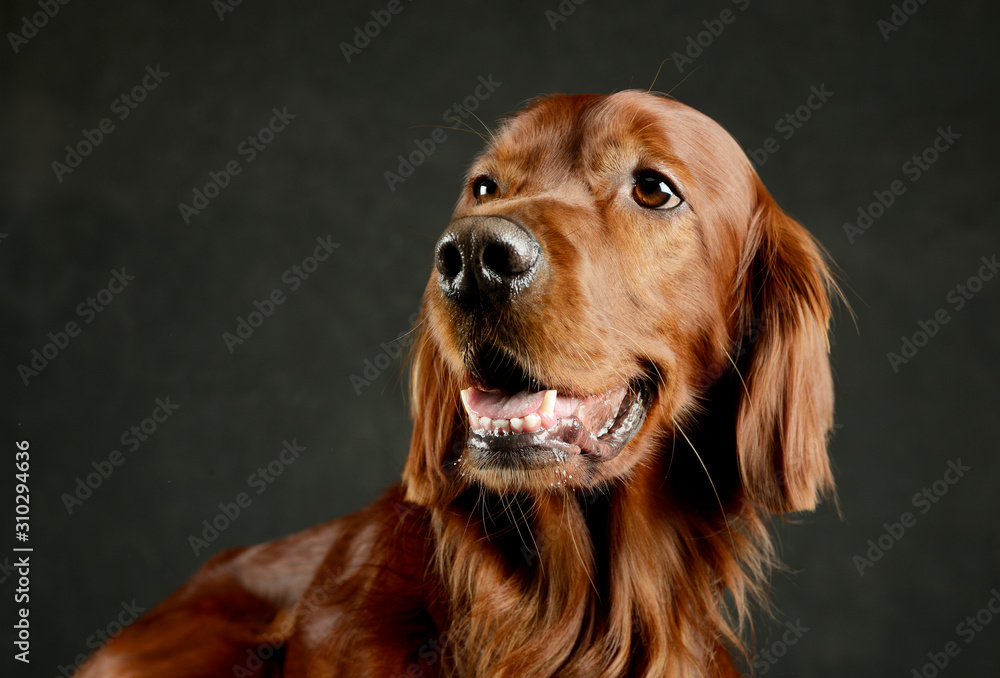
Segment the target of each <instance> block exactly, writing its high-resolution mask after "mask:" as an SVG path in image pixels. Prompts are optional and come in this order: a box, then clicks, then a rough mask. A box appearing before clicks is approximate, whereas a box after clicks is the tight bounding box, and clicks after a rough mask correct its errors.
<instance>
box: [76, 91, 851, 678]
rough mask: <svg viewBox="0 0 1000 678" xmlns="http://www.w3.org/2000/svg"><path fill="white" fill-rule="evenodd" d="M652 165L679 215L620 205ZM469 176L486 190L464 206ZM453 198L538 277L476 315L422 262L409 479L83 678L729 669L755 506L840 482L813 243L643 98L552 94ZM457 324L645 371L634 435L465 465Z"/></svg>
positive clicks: (113, 652) (746, 601) (811, 503)
mask: <svg viewBox="0 0 1000 678" xmlns="http://www.w3.org/2000/svg"><path fill="white" fill-rule="evenodd" d="M643 167H648V168H654V169H658V170H660V171H662V172H664V173H665V174H667V175H668V176H669V177H671V178H672V179H673V180H674V182H675V184H676V186H677V188H678V189H679V192H680V193H681V195H682V196H683V198H684V201H685V206H684V209H675V210H671V211H668V212H662V213H653V212H652V211H650V210H648V209H645V208H642V207H640V206H638V205H637V204H636V203H635V202H633V201H632V200H631V197H630V186H631V184H630V182H631V181H632V177H633V173H634V172H635V171H636V170H637V169H641V168H643ZM481 175H489V176H490V177H492V178H493V179H495V180H496V181H497V183H498V184H499V185H500V187H501V188H502V193H503V195H502V197H501V198H500V199H497V200H493V201H490V202H487V203H483V204H479V203H477V201H476V200H475V199H474V198H473V196H472V193H471V190H470V189H471V185H472V182H473V181H474V180H475V179H476V177H479V176H481ZM469 214H492V215H502V216H504V217H506V218H509V219H513V220H515V221H516V222H518V223H520V224H523V225H525V227H526V228H527V229H529V230H530V231H531V232H532V233H533V235H534V237H535V238H537V240H538V242H539V243H541V246H542V249H543V251H544V254H545V257H546V265H547V266H548V268H547V273H546V275H545V276H544V279H543V281H542V282H541V283H539V284H538V285H536V286H535V287H533V288H532V289H531V290H530V291H529V292H528V293H526V295H525V296H524V298H523V299H520V300H519V301H518V302H517V303H516V304H512V305H511V307H510V308H509V309H507V310H505V311H503V312H499V313H498V316H499V317H496V318H495V319H494V320H495V322H493V323H491V324H490V327H488V328H484V327H477V328H469V327H468V319H465V318H463V317H461V316H460V315H459V314H457V313H456V312H455V310H454V309H453V308H450V307H449V306H448V304H447V303H446V301H445V300H444V298H443V296H442V294H441V292H440V290H439V288H438V284H437V277H436V275H432V276H431V280H430V281H429V283H428V286H427V289H426V291H425V294H424V302H423V308H422V313H421V318H420V321H419V323H418V332H419V334H418V337H417V339H416V345H415V347H414V351H413V356H412V382H411V397H412V415H413V417H414V420H415V426H414V431H413V438H412V442H411V447H410V455H409V458H408V460H407V463H406V468H405V470H404V473H403V481H402V483H401V484H400V485H398V486H396V487H394V488H392V489H390V490H389V491H388V492H387V493H386V495H385V496H383V497H382V498H381V499H380V500H379V501H377V502H376V503H375V504H373V505H371V506H369V507H368V508H366V509H364V510H362V511H360V512H358V513H356V514H353V515H351V516H347V517H345V518H341V519H339V520H336V521H333V522H331V523H327V524H325V525H321V526H318V527H315V528H312V529H310V530H307V531H306V532H303V533H300V534H297V535H294V536H291V537H288V538H286V539H283V540H279V541H276V542H271V543H268V544H264V545H260V546H255V547H251V548H248V549H238V550H233V551H227V552H225V553H223V554H220V555H218V556H216V557H215V558H214V559H212V561H210V562H209V563H208V564H207V565H205V566H204V567H203V568H202V570H200V571H199V572H198V573H197V574H196V575H195V576H194V577H193V578H192V579H191V580H190V581H189V582H188V583H187V584H186V585H185V586H184V587H182V588H181V589H180V590H179V591H178V592H176V593H175V594H174V595H172V596H171V597H170V598H168V599H167V600H166V601H164V602H163V603H162V604H161V605H160V606H158V607H157V608H156V609H155V610H153V611H152V612H151V613H150V614H148V615H146V617H144V618H143V619H141V620H140V621H138V622H136V623H135V624H133V625H132V626H131V627H129V628H128V629H127V630H126V631H125V632H123V633H122V634H121V636H119V637H118V638H116V639H114V640H113V641H111V642H110V643H109V644H108V645H107V646H106V647H105V648H104V649H102V650H101V651H100V652H98V653H97V654H96V655H95V656H94V657H93V658H92V659H91V661H90V662H88V664H87V665H85V666H84V668H83V669H82V670H81V672H80V674H79V675H80V676H83V677H86V678H90V677H92V676H131V675H136V676H139V675H141V676H147V677H157V676H171V677H173V676H233V675H237V676H239V675H252V676H287V677H296V676H372V677H375V676H378V677H379V678H384V677H394V676H417V675H419V676H437V675H442V676H468V677H474V676H475V677H485V676H490V677H494V676H512V677H513V676H518V677H522V676H564V677H566V676H579V677H592V676H645V677H650V678H652V677H657V678H661V677H665V676H671V677H673V676H678V677H679V676H687V677H694V676H720V677H721V676H734V675H738V673H737V671H736V670H735V669H734V667H733V664H732V662H731V660H730V659H729V651H730V650H732V649H736V650H737V651H739V650H740V649H741V648H742V645H741V642H740V638H741V632H742V629H743V626H744V623H745V621H746V620H747V618H748V610H749V605H750V604H751V603H752V602H753V601H754V599H755V598H758V597H759V595H760V593H761V591H762V589H763V588H764V585H765V581H766V575H767V573H768V570H769V568H770V566H771V564H772V549H771V542H770V538H769V536H768V531H767V523H768V521H769V519H770V516H771V515H773V514H780V513H785V512H789V511H801V510H809V509H813V508H814V507H815V505H816V503H817V501H818V500H819V499H820V498H821V497H822V495H823V494H824V493H826V492H829V491H831V490H832V486H833V481H832V477H831V473H830V467H829V462H828V459H827V455H826V436H827V433H828V431H829V429H830V426H831V422H832V406H833V394H832V382H831V376H830V366H829V359H828V343H827V331H828V323H829V319H830V306H829V300H828V293H829V291H830V290H831V289H832V285H831V281H830V275H829V273H828V270H827V267H826V265H825V263H824V259H823V256H822V255H821V253H820V250H819V248H818V247H817V245H816V244H815V243H814V241H813V240H812V238H811V237H810V236H809V234H808V233H807V232H806V231H805V230H804V229H803V228H802V227H801V226H800V225H799V224H798V223H796V222H795V221H794V220H792V219H791V218H790V217H788V216H787V215H786V214H784V213H783V212H782V211H781V210H780V208H779V207H778V206H777V205H776V204H775V203H774V201H773V199H772V198H771V196H770V195H769V194H768V193H767V191H766V190H765V188H764V187H763V185H762V184H761V182H760V180H759V178H758V177H757V175H756V174H755V173H754V171H753V169H752V168H751V166H750V164H749V162H748V161H747V159H746V157H745V156H744V155H743V153H742V152H741V150H740V148H739V146H738V145H737V144H736V142H735V141H733V140H732V139H731V138H730V137H729V136H728V135H727V134H726V133H725V132H724V131H723V130H722V129H721V128H720V127H719V126H718V125H716V124H715V123H714V122H712V121H711V120H709V119H708V118H706V117H705V116H703V115H701V114H700V113H697V112H695V111H694V110H692V109H690V108H688V107H686V106H683V105H681V104H679V103H677V102H674V101H672V100H669V99H665V98H661V97H656V96H653V95H649V94H645V93H639V92H632V91H630V92H622V93H619V94H615V95H611V96H607V97H604V96H589V95H584V96H555V97H549V98H543V99H540V100H538V101H535V102H533V103H531V104H530V105H529V106H528V107H527V108H526V109H525V110H524V111H522V112H520V113H519V114H517V115H516V116H514V117H513V118H512V119H510V120H508V121H507V122H506V123H505V124H504V126H503V128H502V129H501V130H500V131H499V133H498V134H497V135H496V137H495V138H494V139H493V140H492V142H491V143H490V145H489V147H488V148H487V149H486V151H485V152H484V153H483V155H482V156H481V157H480V158H479V159H477V160H476V162H475V163H474V165H473V168H472V170H471V171H470V173H469V178H468V186H467V188H466V190H465V191H463V194H462V197H461V198H460V200H459V202H458V204H457V206H456V209H455V215H454V217H455V218H459V217H462V216H465V215H469ZM472 334H477V335H478V336H488V337H489V339H490V341H492V342H495V343H497V344H499V345H502V346H504V347H505V349H506V350H508V351H509V352H510V353H511V354H512V355H514V356H516V357H517V359H518V360H519V361H520V362H521V363H522V364H523V366H524V367H525V368H527V369H528V370H529V371H530V373H531V374H532V375H534V376H536V377H538V378H539V380H540V381H542V382H544V383H546V384H548V385H551V387H553V388H556V387H557V388H558V389H559V390H560V391H561V392H568V393H578V394H592V393H602V392H605V391H607V390H609V389H611V388H613V387H614V386H615V385H616V384H620V383H621V382H623V381H627V380H629V379H633V378H635V377H637V376H640V375H641V374H643V373H651V374H652V375H654V376H655V379H656V384H657V387H656V395H655V398H654V400H653V402H652V405H651V407H650V409H649V411H648V414H647V417H646V421H645V423H644V425H643V427H642V429H641V430H640V431H639V433H638V435H637V436H636V437H635V438H634V439H633V440H632V441H631V442H630V443H629V444H628V445H627V446H626V447H625V448H624V449H623V451H622V452H621V453H620V454H619V455H618V456H617V457H615V458H613V459H611V460H609V461H606V462H602V463H597V464H594V463H591V462H588V461H587V459H586V458H585V455H577V456H575V457H571V458H569V459H568V460H566V461H565V463H564V465H562V466H561V467H558V469H552V468H549V467H546V468H541V469H530V470H511V469H501V470H496V469H483V468H477V467H476V466H474V465H471V464H469V463H468V462H467V461H465V460H464V459H463V456H462V444H461V443H462V441H464V437H465V434H466V427H465V417H464V416H463V410H462V405H461V401H460V399H459V391H460V390H461V389H462V388H465V387H466V386H468V385H469V379H470V377H469V374H468V372H467V369H468V364H467V362H466V357H467V356H466V354H465V348H466V346H465V342H468V341H469V338H470V336H472ZM563 471H568V473H566V474H565V475H564V474H563V473H562V472H563ZM569 476H572V478H573V479H572V480H569V478H568V477H569ZM258 658H263V659H260V660H259V661H258V660H257V659H258ZM243 669H245V670H243ZM407 671H410V673H407Z"/></svg>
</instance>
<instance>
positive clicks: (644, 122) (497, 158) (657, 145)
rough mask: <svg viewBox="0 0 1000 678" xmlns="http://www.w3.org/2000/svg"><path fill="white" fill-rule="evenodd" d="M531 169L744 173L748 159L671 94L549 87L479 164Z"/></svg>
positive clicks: (717, 129) (501, 133) (705, 118)
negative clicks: (568, 91) (553, 90)
mask: <svg viewBox="0 0 1000 678" xmlns="http://www.w3.org/2000/svg"><path fill="white" fill-rule="evenodd" d="M483 163H486V164H488V165H491V166H500V167H504V168H506V169H508V170H513V171H522V172H523V173H524V174H528V173H532V172H533V171H534V170H537V169H538V168H542V167H544V168H558V167H562V168H564V169H565V170H567V171H568V170H570V169H571V168H573V167H577V168H579V167H588V168H590V169H596V170H598V171H601V170H608V169H611V170H622V171H632V170H634V169H635V168H636V166H637V165H648V166H652V167H656V166H668V167H674V168H677V167H683V168H684V169H685V170H687V171H689V172H690V173H691V174H693V175H698V174H706V175H712V176H715V177H719V176H737V175H747V174H748V172H747V170H748V169H749V167H750V165H749V161H748V160H747V159H746V156H745V154H744V153H743V151H742V149H741V148H740V147H739V145H738V144H737V143H736V141H735V140H734V139H733V138H732V137H731V136H730V135H729V134H728V133H727V132H726V131H725V130H724V129H723V128H722V126H720V125H719V124H718V123H716V122H715V121H714V120H712V119H711V118H709V117H708V116H706V115H704V114H702V113H700V112H698V111H696V110H695V109H693V108H691V107H689V106H686V105H684V104H682V103H680V102H677V101H674V100H672V99H667V98H665V97H662V96H657V95H653V94H648V93H646V92H640V91H634V90H629V91H624V92H618V93H616V94H610V95H595V94H577V95H554V96H549V97H545V98H541V99H538V100H536V101H534V102H532V103H530V104H529V105H528V106H527V107H526V108H525V109H523V110H521V111H520V112H518V113H517V114H515V115H514V116H512V117H511V118H509V119H508V120H506V121H505V122H504V124H503V126H502V127H501V129H500V131H499V133H498V134H497V135H496V137H495V138H494V140H493V142H492V143H491V144H490V146H489V147H488V148H487V150H486V151H485V152H484V153H483V154H482V155H481V156H480V159H479V164H483Z"/></svg>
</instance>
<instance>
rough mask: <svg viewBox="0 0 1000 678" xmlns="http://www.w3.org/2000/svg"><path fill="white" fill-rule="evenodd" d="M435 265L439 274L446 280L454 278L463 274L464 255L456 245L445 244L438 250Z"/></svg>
mask: <svg viewBox="0 0 1000 678" xmlns="http://www.w3.org/2000/svg"><path fill="white" fill-rule="evenodd" d="M435 263H436V265H437V270H438V273H440V274H441V275H443V276H444V277H446V278H454V277H455V276H457V275H458V274H459V273H461V272H462V253H461V252H460V251H459V249H458V246H457V245H455V243H453V242H446V243H443V244H442V245H441V247H439V248H438V251H437V258H436V261H435Z"/></svg>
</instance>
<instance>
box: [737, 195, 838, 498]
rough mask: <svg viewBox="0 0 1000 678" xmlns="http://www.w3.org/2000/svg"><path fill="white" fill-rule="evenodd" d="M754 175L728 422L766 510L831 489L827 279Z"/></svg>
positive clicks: (807, 243)
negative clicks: (733, 404)
mask: <svg viewBox="0 0 1000 678" xmlns="http://www.w3.org/2000/svg"><path fill="white" fill-rule="evenodd" d="M755 182H756V184H757V206H756V209H755V211H754V214H753V217H752V220H751V223H750V232H749V238H748V241H747V247H746V249H745V250H744V253H743V257H742V263H741V276H740V278H741V280H740V286H739V288H738V289H740V290H741V292H742V295H743V297H742V303H741V304H740V307H741V309H742V311H743V317H742V320H741V326H742V328H743V342H744V345H743V347H742V350H741V357H742V358H743V362H742V365H741V370H740V371H741V372H742V374H743V378H744V380H745V389H744V390H743V392H742V394H741V397H740V402H739V409H738V414H737V422H736V441H737V450H738V457H739V465H740V476H741V479H742V481H743V487H744V491H745V493H746V497H747V499H749V500H750V501H751V502H753V503H755V504H758V505H761V506H763V507H766V508H768V509H769V510H771V511H772V512H775V513H780V512H785V511H803V510H810V509H813V508H815V506H816V503H817V502H818V500H819V499H820V498H821V496H822V495H824V494H826V493H827V492H829V491H832V489H833V476H832V474H831V472H830V461H829V458H828V456H827V451H826V439H827V434H828V432H829V431H830V428H831V426H832V424H833V379H832V376H831V373H830V359H829V349H830V346H829V339H828V336H827V333H828V330H829V324H830V299H829V292H830V291H832V290H833V289H835V287H834V285H833V282H832V277H831V275H830V272H829V269H828V268H827V265H826V262H825V261H824V258H823V255H822V253H821V252H820V249H819V247H818V245H817V244H816V242H815V241H814V240H813V238H812V236H810V235H809V233H808V232H807V231H806V230H805V229H804V228H803V227H802V226H801V225H800V224H799V223H798V222H796V221H795V220H794V219H792V218H791V217H789V216H788V215H787V214H785V213H784V212H782V211H781V209H780V208H779V207H778V206H777V204H776V203H775V202H774V199H773V198H772V197H771V196H770V195H769V194H768V192H767V190H766V189H765V188H764V186H763V184H761V183H760V180H759V179H757V178H755ZM740 387H741V388H743V385H742V384H741V385H740Z"/></svg>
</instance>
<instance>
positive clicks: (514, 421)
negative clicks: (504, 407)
mask: <svg viewBox="0 0 1000 678" xmlns="http://www.w3.org/2000/svg"><path fill="white" fill-rule="evenodd" d="M523 429H524V420H523V419H520V418H518V417H512V418H511V420H510V430H511V431H513V432H514V433H520V432H521V431H522V430H523Z"/></svg>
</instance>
